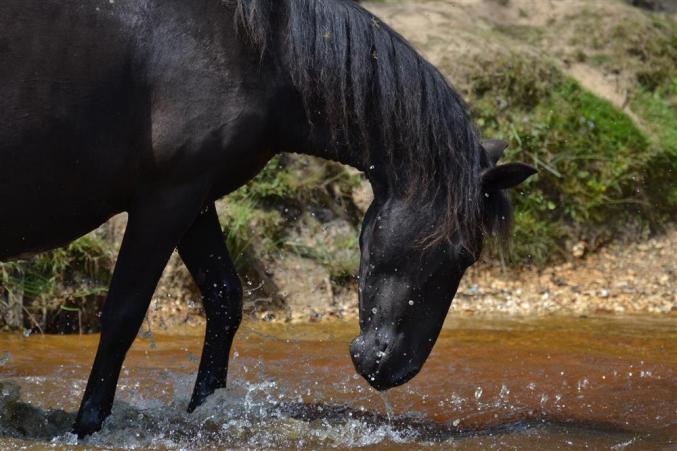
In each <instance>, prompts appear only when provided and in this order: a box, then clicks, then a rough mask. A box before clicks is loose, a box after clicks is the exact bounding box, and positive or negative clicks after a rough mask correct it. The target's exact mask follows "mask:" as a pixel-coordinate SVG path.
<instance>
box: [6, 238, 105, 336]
mask: <svg viewBox="0 0 677 451" xmlns="http://www.w3.org/2000/svg"><path fill="white" fill-rule="evenodd" d="M114 255H115V249H114V246H113V244H112V243H110V242H109V241H107V240H105V239H103V238H102V237H101V236H100V235H99V234H98V233H96V232H95V233H92V234H89V235H87V236H85V237H83V238H80V239H79V240H76V241H74V242H72V243H71V244H69V245H68V246H66V247H64V248H61V249H56V250H53V251H50V252H44V253H42V254H39V255H37V256H35V257H33V258H30V259H27V260H20V261H13V262H5V263H0V300H3V302H7V300H9V299H10V298H15V299H16V298H18V300H19V302H20V304H21V306H22V307H21V308H22V309H23V311H24V312H25V313H26V315H25V317H26V319H27V320H29V322H28V323H27V324H25V326H27V327H30V328H33V327H35V328H37V329H40V330H49V331H54V332H59V331H60V330H59V327H57V326H55V325H53V324H51V319H52V318H54V317H55V315H57V313H58V312H59V311H60V310H63V311H70V310H75V311H78V310H79V309H80V307H81V306H83V305H84V304H86V303H88V302H91V301H92V300H93V298H98V299H99V300H100V301H102V299H103V295H104V294H105V292H106V290H107V289H108V283H109V282H110V277H111V274H112V270H113V257H114ZM14 326H19V327H23V326H24V325H14ZM94 327H96V326H95V325H94ZM76 330H77V329H76Z"/></svg>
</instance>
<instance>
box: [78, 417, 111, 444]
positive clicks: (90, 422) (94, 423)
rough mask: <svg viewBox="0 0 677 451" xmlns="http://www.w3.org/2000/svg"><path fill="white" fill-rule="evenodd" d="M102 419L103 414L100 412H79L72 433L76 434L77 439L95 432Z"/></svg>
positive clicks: (97, 430)
mask: <svg viewBox="0 0 677 451" xmlns="http://www.w3.org/2000/svg"><path fill="white" fill-rule="evenodd" d="M104 419H105V415H103V414H102V413H101V412H88V413H81V414H80V415H78V418H77V419H76V420H75V425H74V426H73V434H76V435H77V436H78V439H79V440H81V439H83V438H85V437H87V436H90V435H92V434H94V433H95V432H99V431H100V430H101V425H102V424H103V420H104Z"/></svg>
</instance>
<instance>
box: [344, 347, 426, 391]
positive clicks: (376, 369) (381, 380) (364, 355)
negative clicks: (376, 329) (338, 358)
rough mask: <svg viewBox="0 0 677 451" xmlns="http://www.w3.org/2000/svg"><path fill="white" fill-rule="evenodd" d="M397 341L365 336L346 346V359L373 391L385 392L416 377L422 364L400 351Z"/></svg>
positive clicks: (413, 356) (410, 355)
mask: <svg viewBox="0 0 677 451" xmlns="http://www.w3.org/2000/svg"><path fill="white" fill-rule="evenodd" d="M401 342H402V339H401V338H399V339H398V338H391V339H388V338H387V336H385V337H384V336H383V335H377V334H365V335H360V336H359V337H357V338H355V339H354V340H353V342H352V343H351V345H350V357H351V358H352V360H353V365H355V370H356V371H357V373H358V374H360V375H361V376H362V377H364V378H365V380H366V381H367V382H368V383H369V385H371V386H372V387H374V388H375V389H376V390H379V391H383V390H388V389H391V388H394V387H397V386H399V385H402V384H404V383H406V382H408V381H410V380H411V379H412V378H413V377H414V376H416V375H417V374H418V372H419V371H420V370H421V367H422V366H423V361H425V358H424V359H423V361H421V362H417V359H416V358H415V357H416V356H415V355H413V354H409V353H408V352H406V351H403V350H402V346H401Z"/></svg>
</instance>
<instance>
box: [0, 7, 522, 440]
mask: <svg viewBox="0 0 677 451" xmlns="http://www.w3.org/2000/svg"><path fill="white" fill-rule="evenodd" d="M0 30H1V31H0V56H1V57H2V61H3V63H4V64H3V65H2V67H0V205H2V208H3V219H2V229H1V230H0V259H6V258H9V257H12V256H16V255H19V254H24V253H27V252H35V251H40V250H44V249H49V248H53V247H56V246H59V245H61V244H64V243H66V242H68V241H70V240H72V239H75V238H77V237H78V236H80V235H82V234H84V233H86V232H88V231H90V230H92V229H94V228H95V227H97V226H98V225H100V224H101V223H103V222H104V221H106V220H107V219H108V218H109V217H111V216H112V215H114V214H116V213H119V212H122V211H126V212H128V214H129V221H128V224H127V229H126V231H125V236H124V239H123V242H122V246H121V248H120V253H119V255H118V259H117V262H116V267H115V271H114V273H113V278H112V282H111V286H110V289H109V292H108V296H107V299H106V303H105V305H104V308H103V311H102V315H101V339H100V343H99V348H98V350H97V354H96V358H95V361H94V365H93V368H92V371H91V374H90V377H89V381H88V384H87V388H86V390H85V393H84V399H83V401H82V404H81V407H80V410H79V413H78V416H77V419H76V425H75V431H76V432H77V433H78V435H79V436H81V437H82V436H85V435H87V434H90V433H92V432H94V431H97V430H99V429H100V427H101V424H102V422H103V420H104V419H105V418H106V417H107V416H108V415H109V414H110V410H111V408H112V404H113V398H114V395H115V388H116V384H117V380H118V377H119V373H120V369H121V367H122V363H123V360H124V358H125V355H126V353H127V351H128V349H129V347H130V346H131V344H132V342H133V340H134V338H135V337H136V334H137V333H138V330H139V327H140V326H141V323H142V321H143V318H144V315H145V312H146V310H147V308H148V305H149V302H150V299H151V297H152V294H153V291H154V290H155V287H156V284H157V281H158V280H159V278H160V275H161V273H162V270H163V269H164V266H165V264H166V262H167V260H168V258H169V256H170V255H171V253H172V252H173V250H174V249H178V251H179V254H180V256H181V258H182V259H183V261H184V263H185V264H186V266H187V268H188V270H189V271H190V273H191V275H192V276H193V278H194V280H195V282H196V284H197V285H198V287H199V289H200V291H201V293H202V296H203V303H204V307H205V312H206V316H207V328H206V332H205V343H204V348H203V354H202V359H201V362H200V366H199V370H198V376H197V380H196V383H195V388H194V391H193V396H192V398H191V401H190V404H189V410H191V411H192V410H193V409H195V408H196V407H197V406H199V405H200V404H201V403H202V402H203V401H204V399H205V398H206V397H207V396H209V395H210V394H211V393H212V392H213V391H214V390H216V389H218V388H221V387H224V386H225V383H226V375H227V368H228V354H229V350H230V346H231V344H232V340H233V337H234V335H235V333H236V331H237V328H238V326H239V324H240V321H241V316H242V287H241V284H240V281H239V279H238V276H237V274H236V272H235V268H234V265H233V263H232V261H231V259H230V256H229V254H228V250H227V249H226V247H225V244H224V239H223V234H222V231H221V227H220V224H219V222H218V217H217V215H216V210H215V207H214V201H215V200H216V199H218V198H220V197H222V196H223V195H225V194H227V193H229V192H231V191H233V190H235V189H237V188H238V187H239V186H241V185H243V184H244V183H246V182H247V181H248V180H250V179H251V178H252V177H253V176H254V175H255V174H256V173H257V172H258V171H259V170H260V169H261V168H262V167H263V166H264V165H265V164H266V162H267V161H269V159H270V158H271V157H272V156H273V155H274V154H275V153H276V152H284V151H288V152H301V153H308V154H314V155H317V156H320V157H324V158H328V159H333V160H338V161H340V162H342V163H346V164H350V165H352V166H355V167H356V168H358V169H361V170H363V171H364V172H365V173H366V175H367V177H368V178H369V180H370V182H371V183H372V186H373V188H374V193H375V199H374V202H373V203H372V205H371V207H370V208H369V210H368V212H367V214H366V216H365V220H364V224H363V227H362V232H361V235H360V248H361V262H360V282H359V285H360V286H359V302H360V336H359V337H358V338H357V339H356V340H354V342H353V343H352V345H351V348H350V349H351V357H352V359H353V362H354V364H355V368H356V369H357V371H358V372H359V373H360V374H361V375H362V376H364V377H365V378H366V379H367V381H368V382H369V383H370V384H371V385H372V386H374V387H375V388H377V389H380V390H382V389H388V388H391V387H394V386H396V385H400V384H402V383H405V382H406V381H408V380H409V379H411V378H412V377H414V375H415V374H416V373H417V372H418V371H419V370H420V368H421V367H422V365H423V363H424V362H425V360H426V359H427V357H428V355H429V354H430V351H431V350H432V347H433V345H434V342H435V340H436V338H437V336H438V334H439V331H440V329H441V327H442V323H443V321H444V317H445V315H446V312H447V310H448V308H449V305H450V303H451V300H452V298H453V296H454V294H455V292H456V289H457V287H458V283H459V281H460V279H461V277H462V275H463V273H464V272H465V270H466V268H467V267H468V266H469V265H471V264H472V263H473V262H474V261H475V259H476V258H477V254H478V253H479V251H480V250H481V247H482V240H483V235H484V234H496V233H499V232H505V231H507V230H508V224H509V214H510V208H509V203H508V201H507V198H506V197H505V195H504V194H503V193H502V190H504V189H507V188H510V187H513V186H515V185H517V184H518V183H520V182H522V181H523V180H524V179H525V178H526V177H528V176H529V175H531V174H533V173H534V171H533V169H532V168H530V167H528V166H526V165H520V164H508V165H500V166H496V162H497V160H498V158H499V157H500V155H501V154H502V151H503V148H504V146H503V145H502V144H500V143H498V144H497V143H492V144H491V145H490V146H488V147H489V148H484V147H482V145H480V143H479V140H478V139H477V134H476V132H475V130H474V127H473V125H472V123H471V121H470V119H469V116H468V114H467V112H466V109H465V106H464V105H463V103H462V101H461V100H460V98H459V97H458V95H457V94H456V93H455V92H454V91H453V89H452V88H451V87H450V86H449V85H448V84H447V82H446V81H445V79H444V77H442V75H441V74H440V73H439V72H438V71H437V70H436V69H435V68H434V67H432V66H431V65H430V64H429V63H427V62H426V61H425V60H424V59H423V58H421V57H420V56H419V55H418V54H417V53H416V52H415V51H414V50H413V49H412V48H411V47H410V46H409V45H408V44H407V43H406V41H404V39H402V38H401V37H400V36H399V35H397V34H396V33H395V32H394V31H393V30H391V29H389V28H388V27H387V26H385V25H384V24H381V23H380V22H379V21H378V20H377V19H376V18H375V17H374V16H372V15H371V14H369V13H368V12H367V11H365V10H364V9H362V8H361V7H359V6H357V5H356V4H355V3H354V2H352V1H351V0H229V1H222V0H191V1H185V0H143V1H139V0H116V1H115V2H108V1H81V0H5V1H3V2H2V3H1V4H0ZM405 93H406V95H405Z"/></svg>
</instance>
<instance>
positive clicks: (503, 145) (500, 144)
mask: <svg viewBox="0 0 677 451" xmlns="http://www.w3.org/2000/svg"><path fill="white" fill-rule="evenodd" d="M482 147H484V150H486V151H487V155H488V156H489V160H490V161H491V163H492V165H493V166H496V164H497V163H498V160H500V159H501V158H502V157H503V153H504V152H505V149H507V148H508V143H507V142H505V141H501V140H500V139H492V140H489V141H482Z"/></svg>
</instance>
